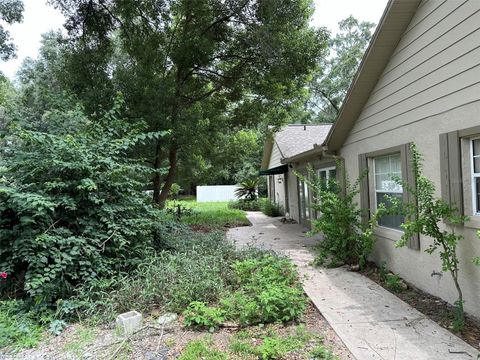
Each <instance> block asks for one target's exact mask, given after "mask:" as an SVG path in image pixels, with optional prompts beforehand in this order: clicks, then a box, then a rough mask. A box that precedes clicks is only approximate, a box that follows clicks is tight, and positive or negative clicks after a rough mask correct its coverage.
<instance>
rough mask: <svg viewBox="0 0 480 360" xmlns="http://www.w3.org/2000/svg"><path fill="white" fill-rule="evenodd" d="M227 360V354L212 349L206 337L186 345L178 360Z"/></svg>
mask: <svg viewBox="0 0 480 360" xmlns="http://www.w3.org/2000/svg"><path fill="white" fill-rule="evenodd" d="M199 359H202V360H227V359H228V357H227V354H224V353H222V352H221V351H219V350H216V349H212V340H211V339H210V338H208V337H206V338H203V339H200V340H194V341H191V342H190V343H188V345H187V347H186V348H185V350H184V352H183V354H182V355H181V356H180V357H179V358H178V360H199Z"/></svg>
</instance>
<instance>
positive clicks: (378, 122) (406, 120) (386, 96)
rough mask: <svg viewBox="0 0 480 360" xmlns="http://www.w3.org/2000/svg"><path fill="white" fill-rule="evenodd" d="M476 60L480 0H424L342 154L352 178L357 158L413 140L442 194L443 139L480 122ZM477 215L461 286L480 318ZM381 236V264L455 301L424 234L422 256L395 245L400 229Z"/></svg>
mask: <svg viewBox="0 0 480 360" xmlns="http://www.w3.org/2000/svg"><path fill="white" fill-rule="evenodd" d="M479 59H480V1H477V0H470V1H466V2H464V1H444V2H441V1H435V0H431V1H426V2H423V3H422V4H421V5H420V7H419V9H418V11H417V13H416V14H415V16H414V18H413V19H412V22H411V24H410V25H409V27H408V29H407V31H406V33H405V34H404V36H403V37H402V39H401V41H400V43H399V44H398V46H397V49H396V51H395V53H394V55H393V56H392V58H391V59H390V62H389V64H388V65H387V67H386V69H385V71H384V72H383V74H382V76H381V77H380V79H379V81H378V84H377V85H376V87H375V89H374V91H373V93H372V94H371V96H370V98H369V100H368V102H367V104H366V105H365V107H364V109H363V111H362V113H361V115H360V116H359V118H358V119H357V121H356V123H355V125H354V127H353V129H352V131H351V133H350V134H349V136H348V138H347V140H346V142H345V144H344V146H343V148H342V149H341V150H340V155H341V156H342V157H344V158H345V166H346V169H347V171H348V174H349V176H350V177H351V178H354V177H356V176H357V175H358V172H359V170H358V169H359V164H358V155H359V154H361V153H368V152H372V151H377V150H381V149H385V148H389V147H392V146H396V145H402V144H405V143H409V142H415V143H416V144H417V146H418V148H419V150H420V152H421V153H422V154H423V156H424V171H425V175H426V176H427V177H428V178H429V179H431V180H433V181H434V183H435V186H436V188H437V195H438V196H439V197H440V195H441V194H440V189H441V185H440V148H439V146H440V145H439V135H440V134H442V133H446V132H449V131H454V130H459V129H463V128H469V127H473V126H478V125H480V60H479ZM479 135H480V134H479ZM464 150H465V152H464V154H463V156H465V157H467V161H466V162H465V165H464V168H463V169H464V180H465V182H464V198H465V203H466V207H467V208H468V209H471V197H472V195H471V192H472V191H471V186H470V183H469V181H470V180H469V174H470V168H469V163H468V153H467V152H466V151H467V150H468V146H464ZM470 212H471V210H470ZM468 215H471V214H468ZM474 218H477V219H474V220H475V221H476V222H475V221H474V223H472V224H469V225H468V226H466V227H463V228H462V229H460V230H459V231H460V232H461V233H462V235H464V237H465V239H464V240H463V241H462V243H461V246H460V251H459V257H460V260H461V274H460V283H461V286H462V289H463V292H464V297H465V300H466V303H465V308H466V311H467V312H469V313H471V314H474V315H476V316H480V305H479V304H480V267H476V266H474V265H473V264H472V262H471V260H472V258H473V257H474V256H479V255H480V240H479V239H477V237H476V236H475V227H478V225H476V224H480V219H478V218H479V217H478V216H476V217H474ZM377 235H378V242H377V244H376V248H375V250H374V253H373V257H374V260H375V261H376V262H377V263H381V262H383V261H385V262H386V263H387V267H388V268H389V269H391V270H392V271H394V272H396V273H398V274H400V276H402V277H403V278H404V279H406V280H407V281H408V282H410V283H412V284H414V285H416V286H418V287H419V288H421V289H422V290H424V291H427V292H429V293H432V294H434V295H436V296H439V297H441V298H443V299H445V300H447V301H449V302H451V303H452V302H454V301H455V300H456V290H455V288H454V285H453V281H452V280H451V277H450V275H449V274H448V273H444V274H443V275H442V276H436V275H433V276H432V273H433V272H441V270H442V268H441V262H440V260H439V256H438V254H437V253H435V254H434V255H428V254H427V253H425V252H424V250H425V249H426V248H427V247H428V246H429V244H431V240H430V239H428V238H425V237H422V238H421V239H420V247H421V249H420V251H417V250H412V249H409V248H401V249H397V248H395V247H394V241H395V240H398V239H399V238H400V236H401V233H400V232H398V231H394V230H388V229H379V230H378V231H377Z"/></svg>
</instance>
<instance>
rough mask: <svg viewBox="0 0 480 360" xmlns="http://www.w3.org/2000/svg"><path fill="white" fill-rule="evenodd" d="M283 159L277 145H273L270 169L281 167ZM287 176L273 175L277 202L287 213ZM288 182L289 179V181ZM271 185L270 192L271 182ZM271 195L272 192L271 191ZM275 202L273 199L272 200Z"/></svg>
mask: <svg viewBox="0 0 480 360" xmlns="http://www.w3.org/2000/svg"><path fill="white" fill-rule="evenodd" d="M281 159H282V154H281V152H280V150H279V148H278V146H277V144H276V143H275V142H274V143H273V148H272V153H271V155H270V162H269V166H268V168H269V169H272V168H275V167H277V166H281V165H282V163H281ZM285 176H286V174H280V175H273V178H274V181H273V187H274V193H275V199H274V200H275V202H276V203H277V204H279V205H280V206H281V207H282V209H283V210H284V211H285V209H286V205H287V204H286V202H287V200H286V197H285V193H286V192H285ZM287 181H288V179H287ZM268 184H269V190H270V182H268ZM269 194H270V191H269ZM271 200H273V199H271Z"/></svg>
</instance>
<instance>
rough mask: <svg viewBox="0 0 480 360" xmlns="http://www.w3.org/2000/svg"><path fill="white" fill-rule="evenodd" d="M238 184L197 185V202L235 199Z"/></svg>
mask: <svg viewBox="0 0 480 360" xmlns="http://www.w3.org/2000/svg"><path fill="white" fill-rule="evenodd" d="M237 188H238V186H237V185H209V186H197V202H218V201H230V200H235V199H236V197H235V190H236V189H237Z"/></svg>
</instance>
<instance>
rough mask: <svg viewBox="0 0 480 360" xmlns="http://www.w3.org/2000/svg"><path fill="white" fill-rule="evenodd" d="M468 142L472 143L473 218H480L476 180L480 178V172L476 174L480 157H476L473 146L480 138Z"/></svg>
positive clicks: (470, 154)
mask: <svg viewBox="0 0 480 360" xmlns="http://www.w3.org/2000/svg"><path fill="white" fill-rule="evenodd" d="M468 140H469V142H470V153H469V158H470V180H471V182H472V187H471V190H472V193H471V198H472V216H480V201H478V196H477V188H476V179H477V178H480V172H478V173H476V172H475V158H479V159H480V155H475V153H474V146H473V142H474V141H475V140H480V136H476V137H471V138H469V139H468Z"/></svg>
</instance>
